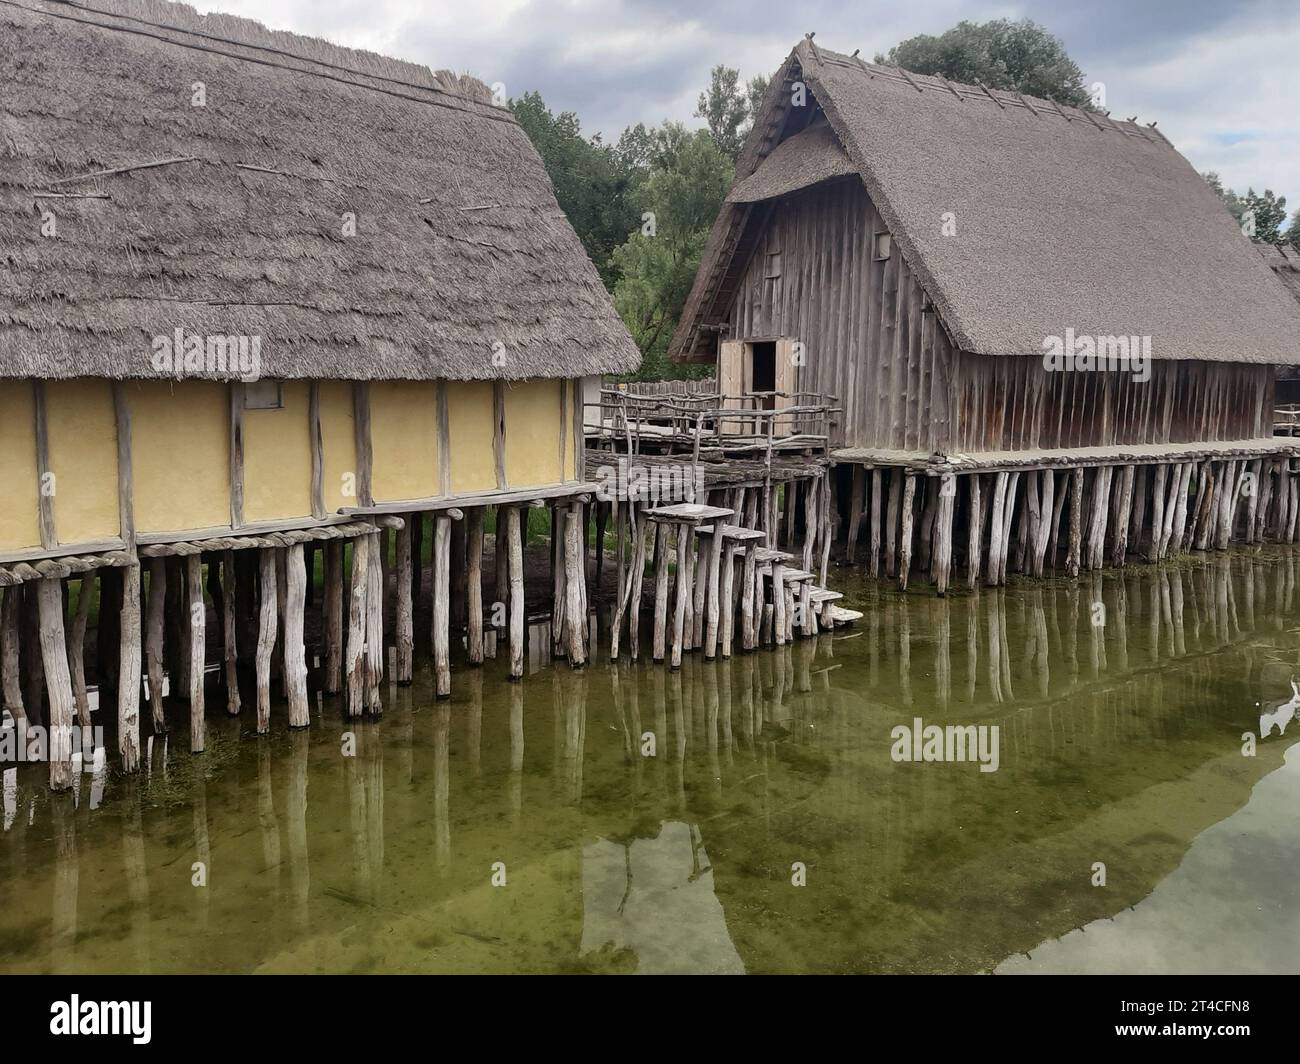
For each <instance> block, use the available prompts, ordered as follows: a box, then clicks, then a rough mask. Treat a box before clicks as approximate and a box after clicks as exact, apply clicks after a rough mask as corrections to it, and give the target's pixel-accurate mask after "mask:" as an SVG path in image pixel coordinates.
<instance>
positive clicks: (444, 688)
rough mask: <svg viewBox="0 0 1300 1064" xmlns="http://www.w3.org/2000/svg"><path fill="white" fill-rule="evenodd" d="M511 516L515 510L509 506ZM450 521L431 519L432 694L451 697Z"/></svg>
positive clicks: (442, 517)
mask: <svg viewBox="0 0 1300 1064" xmlns="http://www.w3.org/2000/svg"><path fill="white" fill-rule="evenodd" d="M510 512H511V513H512V514H514V515H516V519H517V514H518V511H517V510H516V509H515V508H514V507H511V510H510ZM450 595H451V518H450V517H449V516H447V514H446V512H445V511H439V512H438V513H436V514H434V516H433V672H434V693H435V695H436V696H437V697H438V698H450V697H451V603H450Z"/></svg>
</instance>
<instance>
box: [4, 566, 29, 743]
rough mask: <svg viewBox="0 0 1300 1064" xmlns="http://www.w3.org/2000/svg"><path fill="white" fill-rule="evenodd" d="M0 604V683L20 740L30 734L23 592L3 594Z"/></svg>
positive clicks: (16, 588) (15, 588)
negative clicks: (22, 668) (22, 652)
mask: <svg viewBox="0 0 1300 1064" xmlns="http://www.w3.org/2000/svg"><path fill="white" fill-rule="evenodd" d="M3 594H4V601H3V603H0V679H3V682H4V708H5V709H6V710H8V712H9V715H10V716H11V717H13V719H14V725H15V727H16V728H17V731H18V738H19V740H22V739H23V738H24V737H25V736H26V734H27V708H26V706H25V705H24V704H23V687H22V683H21V682H20V681H19V678H18V677H19V671H18V662H19V647H20V642H21V640H20V635H19V631H20V624H19V622H20V619H21V617H22V588H21V586H19V585H15V586H13V587H7V588H5V589H4V591H3Z"/></svg>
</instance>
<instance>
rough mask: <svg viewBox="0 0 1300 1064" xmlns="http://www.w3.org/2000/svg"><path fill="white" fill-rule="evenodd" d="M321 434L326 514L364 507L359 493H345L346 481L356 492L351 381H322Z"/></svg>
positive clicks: (355, 438)
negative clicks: (358, 496)
mask: <svg viewBox="0 0 1300 1064" xmlns="http://www.w3.org/2000/svg"><path fill="white" fill-rule="evenodd" d="M320 433H321V471H322V477H323V482H322V485H321V494H322V496H323V497H324V500H325V510H326V512H327V513H333V512H334V511H335V510H338V509H340V508H341V507H344V506H358V505H360V502H359V500H358V499H357V497H356V495H355V494H351V495H344V494H343V491H344V487H345V478H346V481H347V482H348V484H349V486H350V488H351V490H352V491H353V492H355V490H356V472H357V437H356V422H355V417H354V414H353V407H352V382H351V381H321V383H320Z"/></svg>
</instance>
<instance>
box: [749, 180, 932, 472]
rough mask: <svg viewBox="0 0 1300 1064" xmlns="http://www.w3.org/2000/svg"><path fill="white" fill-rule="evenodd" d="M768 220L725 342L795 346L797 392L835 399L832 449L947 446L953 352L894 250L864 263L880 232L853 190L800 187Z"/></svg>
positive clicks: (849, 184)
mask: <svg viewBox="0 0 1300 1064" xmlns="http://www.w3.org/2000/svg"><path fill="white" fill-rule="evenodd" d="M770 219H771V220H770V223H769V224H768V226H767V228H766V230H765V232H764V233H763V234H762V236H761V238H760V239H759V241H758V243H757V246H756V248H755V251H754V253H753V255H752V257H751V258H750V260H749V262H748V264H747V266H746V268H745V272H744V276H743V278H742V280H741V283H740V285H739V289H738V292H737V296H736V300H735V302H734V304H733V306H732V310H731V326H732V330H731V336H732V337H733V338H734V339H739V340H753V339H775V338H778V337H789V338H792V339H795V340H799V341H801V342H802V343H803V344H804V357H805V361H804V364H803V365H802V366H800V367H798V375H797V379H796V386H797V387H798V388H799V389H800V390H802V391H816V392H823V393H829V394H832V395H835V396H836V397H837V398H838V399H839V402H840V405H841V406H842V407H843V408H844V413H843V415H842V417H841V422H840V426H841V427H840V432H839V435H838V439H837V440H836V442H837V443H839V444H840V445H843V446H850V447H890V448H903V449H908V450H926V451H929V450H934V449H936V448H939V447H942V446H944V443H945V441H946V440H947V437H948V432H949V421H950V417H949V411H950V396H949V385H950V366H951V363H952V358H953V351H952V348H951V346H950V344H949V342H948V339H947V335H946V334H945V332H944V330H943V327H942V326H941V325H940V324H939V323H938V319H937V317H936V315H935V314H934V313H933V312H931V311H929V310H928V309H925V308H924V306H923V296H922V292H921V289H920V286H919V285H918V284H917V283H916V280H915V279H914V278H913V276H912V273H911V270H909V269H908V267H907V264H906V263H905V262H903V260H902V256H901V255H900V254H899V252H898V249H897V247H896V246H895V247H894V248H893V250H892V253H891V255H890V257H889V258H888V259H887V260H886V261H883V262H875V261H872V246H873V239H874V236H875V234H876V233H878V232H883V231H885V224H884V222H883V221H882V220H881V218H880V215H879V214H878V213H877V211H876V209H875V207H874V206H873V204H872V203H871V200H870V198H869V197H868V196H867V194H866V191H865V190H864V189H863V188H862V185H861V183H860V182H859V181H857V180H856V179H849V180H845V181H838V182H833V183H828V184H825V185H819V186H816V187H814V188H811V189H807V190H804V191H803V192H800V193H797V194H796V195H793V196H790V197H788V198H786V199H784V200H781V201H779V202H778V203H777V204H776V205H775V206H774V208H773V210H772V212H771V215H770Z"/></svg>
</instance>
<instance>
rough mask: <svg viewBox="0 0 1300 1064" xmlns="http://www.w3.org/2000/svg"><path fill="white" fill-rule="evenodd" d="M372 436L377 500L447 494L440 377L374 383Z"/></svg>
mask: <svg viewBox="0 0 1300 1064" xmlns="http://www.w3.org/2000/svg"><path fill="white" fill-rule="evenodd" d="M370 439H371V450H372V454H373V469H372V472H371V484H372V488H373V492H374V496H375V501H376V502H397V501H399V500H402V499H427V498H430V497H432V496H435V495H440V494H442V492H441V490H440V486H439V483H438V385H437V384H436V383H435V382H434V381H374V382H372V383H371V385H370Z"/></svg>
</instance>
